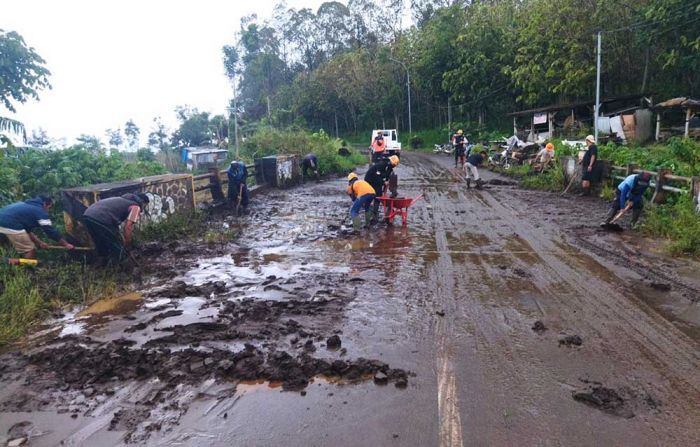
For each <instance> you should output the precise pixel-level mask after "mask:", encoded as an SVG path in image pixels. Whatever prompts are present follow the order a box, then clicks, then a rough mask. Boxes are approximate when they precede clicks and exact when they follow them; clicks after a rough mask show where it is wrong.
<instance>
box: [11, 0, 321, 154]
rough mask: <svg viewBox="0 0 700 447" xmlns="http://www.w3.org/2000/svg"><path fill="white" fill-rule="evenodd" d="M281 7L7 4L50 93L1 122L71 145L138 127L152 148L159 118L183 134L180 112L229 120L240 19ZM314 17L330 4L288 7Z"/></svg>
mask: <svg viewBox="0 0 700 447" xmlns="http://www.w3.org/2000/svg"><path fill="white" fill-rule="evenodd" d="M276 3H277V0H256V1H241V0H228V1H226V0H220V1H217V0H188V1H186V0H18V1H9V0H5V1H3V2H2V5H1V6H0V14H1V16H0V17H1V19H0V28H2V29H3V30H5V31H17V32H18V33H19V34H21V35H22V37H24V40H25V42H26V44H27V45H28V46H30V47H34V49H35V50H36V52H37V53H38V54H39V55H40V56H41V57H43V58H44V59H45V60H46V67H47V68H48V69H49V70H50V71H51V77H50V82H51V84H52V86H53V89H52V90H43V91H41V92H40V93H39V95H40V100H39V101H36V100H30V101H28V102H27V103H25V104H17V107H16V108H17V113H16V114H15V115H12V114H10V113H9V112H8V111H7V110H5V109H4V108H2V106H0V114H2V116H6V117H10V118H14V119H18V120H19V121H21V122H23V123H24V124H25V126H26V128H27V131H28V132H27V133H28V134H30V132H31V130H32V129H36V128H38V127H42V128H44V129H45V130H46V131H47V133H48V136H49V137H50V138H52V139H58V138H66V139H67V142H68V143H72V142H73V139H74V138H76V137H77V136H79V135H80V134H82V133H85V134H90V135H96V136H98V137H100V138H101V139H102V141H103V142H105V141H106V140H107V138H106V137H105V135H104V133H105V130H106V129H108V128H117V127H121V129H122V131H123V130H124V123H125V122H126V121H127V120H128V119H130V118H131V119H133V120H134V122H135V123H136V125H137V126H139V128H140V129H141V139H142V141H143V142H145V139H146V136H147V135H148V133H149V132H150V128H151V126H152V120H153V118H154V117H156V116H160V117H162V119H163V121H164V123H165V124H166V125H167V126H168V127H170V128H171V130H172V129H174V128H175V127H176V124H177V120H176V118H175V113H174V109H175V106H177V105H185V104H187V105H190V106H193V107H197V108H198V109H200V110H202V111H209V112H211V113H212V114H221V113H224V112H225V109H226V107H227V105H228V101H229V99H230V97H231V86H230V84H229V83H228V81H227V79H226V77H225V76H224V69H223V64H222V53H221V47H222V46H223V45H225V44H230V43H233V39H234V33H235V32H236V31H237V30H239V29H240V18H241V17H243V16H245V15H248V14H252V13H256V14H258V17H260V18H269V17H270V16H271V14H272V9H273V7H274V5H275V4H276ZM286 3H287V6H289V7H294V8H304V7H309V8H313V9H314V10H316V8H318V6H319V5H321V3H323V0H287V2H286Z"/></svg>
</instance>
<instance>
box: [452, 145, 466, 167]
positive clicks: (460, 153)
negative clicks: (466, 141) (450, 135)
mask: <svg viewBox="0 0 700 447" xmlns="http://www.w3.org/2000/svg"><path fill="white" fill-rule="evenodd" d="M465 153H466V150H465V149H464V146H463V145H457V146H455V166H457V161H458V160H459V161H460V162H461V163H464V154H465Z"/></svg>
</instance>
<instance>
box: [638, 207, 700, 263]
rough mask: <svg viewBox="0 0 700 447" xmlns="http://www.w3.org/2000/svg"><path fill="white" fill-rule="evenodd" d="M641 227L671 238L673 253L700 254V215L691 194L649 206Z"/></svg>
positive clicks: (650, 232)
mask: <svg viewBox="0 0 700 447" xmlns="http://www.w3.org/2000/svg"><path fill="white" fill-rule="evenodd" d="M640 229H641V231H642V232H644V233H646V234H651V235H655V236H662V237H666V238H668V239H670V241H671V243H670V244H669V248H670V249H671V251H672V252H673V253H687V254H692V255H698V254H700V217H699V216H698V213H697V211H696V209H695V204H694V203H693V199H692V198H691V197H689V196H682V197H679V198H678V199H677V200H676V201H675V203H669V204H667V205H651V206H649V207H648V209H647V210H646V216H645V217H644V221H643V222H642V223H641V225H640Z"/></svg>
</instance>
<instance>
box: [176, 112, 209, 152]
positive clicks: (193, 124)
mask: <svg viewBox="0 0 700 447" xmlns="http://www.w3.org/2000/svg"><path fill="white" fill-rule="evenodd" d="M175 114H176V115H177V118H178V120H179V121H180V127H178V129H177V130H176V131H175V132H173V136H172V142H173V144H174V145H182V146H189V147H194V146H201V145H203V144H207V143H210V142H211V138H212V135H211V133H210V127H209V113H207V112H200V111H199V110H197V109H196V108H191V107H188V106H178V107H176V108H175Z"/></svg>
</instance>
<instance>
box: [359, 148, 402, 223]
mask: <svg viewBox="0 0 700 447" xmlns="http://www.w3.org/2000/svg"><path fill="white" fill-rule="evenodd" d="M398 165H399V157H398V156H397V155H392V156H391V157H389V158H382V159H380V160H378V161H377V162H376V163H374V164H373V165H371V166H370V167H369V169H367V173H366V174H365V181H366V182H367V183H369V184H370V185H371V186H372V188H374V191H375V192H376V195H377V196H384V195H385V194H386V191H387V190H389V191H391V197H396V196H397V195H398V191H397V187H398V177H397V175H396V173H394V168H395V167H396V166H398ZM373 205H374V206H373V208H372V220H373V221H374V222H376V221H377V220H378V219H379V200H378V199H377V198H376V197H375V199H374V204H373Z"/></svg>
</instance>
